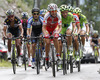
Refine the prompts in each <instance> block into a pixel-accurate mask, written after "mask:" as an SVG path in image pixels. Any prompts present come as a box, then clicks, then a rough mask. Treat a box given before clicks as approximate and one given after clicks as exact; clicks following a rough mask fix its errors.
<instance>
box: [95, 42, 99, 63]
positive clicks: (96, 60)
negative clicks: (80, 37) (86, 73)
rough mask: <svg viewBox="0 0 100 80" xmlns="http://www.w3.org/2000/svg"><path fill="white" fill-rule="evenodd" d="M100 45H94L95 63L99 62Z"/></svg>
mask: <svg viewBox="0 0 100 80" xmlns="http://www.w3.org/2000/svg"><path fill="white" fill-rule="evenodd" d="M98 47H99V45H96V44H95V45H94V57H95V63H98V57H99V53H98V51H97V48H98Z"/></svg>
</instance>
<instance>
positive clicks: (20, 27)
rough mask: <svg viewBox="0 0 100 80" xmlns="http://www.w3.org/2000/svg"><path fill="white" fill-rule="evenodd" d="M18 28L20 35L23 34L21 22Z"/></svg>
mask: <svg viewBox="0 0 100 80" xmlns="http://www.w3.org/2000/svg"><path fill="white" fill-rule="evenodd" d="M19 29H20V31H21V36H23V28H22V24H20V25H19Z"/></svg>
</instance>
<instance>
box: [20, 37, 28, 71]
mask: <svg viewBox="0 0 100 80" xmlns="http://www.w3.org/2000/svg"><path fill="white" fill-rule="evenodd" d="M21 41H23V42H24V45H23V50H24V51H23V53H24V55H23V64H24V68H25V71H26V70H27V58H26V55H27V51H26V49H27V46H26V41H27V39H25V38H24V39H21Z"/></svg>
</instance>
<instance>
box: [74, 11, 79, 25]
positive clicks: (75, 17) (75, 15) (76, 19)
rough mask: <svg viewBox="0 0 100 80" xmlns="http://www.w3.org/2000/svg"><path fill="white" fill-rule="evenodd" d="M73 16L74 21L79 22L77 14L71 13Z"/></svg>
mask: <svg viewBox="0 0 100 80" xmlns="http://www.w3.org/2000/svg"><path fill="white" fill-rule="evenodd" d="M73 16H74V20H75V23H76V24H77V23H80V22H79V16H78V15H77V14H75V13H73Z"/></svg>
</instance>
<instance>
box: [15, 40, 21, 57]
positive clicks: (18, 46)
mask: <svg viewBox="0 0 100 80" xmlns="http://www.w3.org/2000/svg"><path fill="white" fill-rule="evenodd" d="M20 42H21V41H20V39H17V40H16V48H17V53H18V57H19V56H20V51H21V49H20V48H21V47H20Z"/></svg>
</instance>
